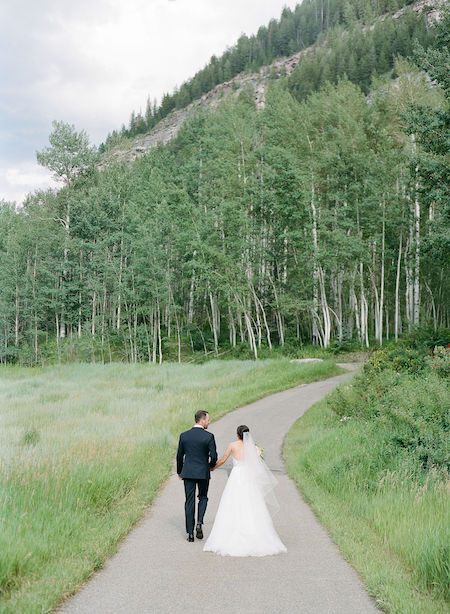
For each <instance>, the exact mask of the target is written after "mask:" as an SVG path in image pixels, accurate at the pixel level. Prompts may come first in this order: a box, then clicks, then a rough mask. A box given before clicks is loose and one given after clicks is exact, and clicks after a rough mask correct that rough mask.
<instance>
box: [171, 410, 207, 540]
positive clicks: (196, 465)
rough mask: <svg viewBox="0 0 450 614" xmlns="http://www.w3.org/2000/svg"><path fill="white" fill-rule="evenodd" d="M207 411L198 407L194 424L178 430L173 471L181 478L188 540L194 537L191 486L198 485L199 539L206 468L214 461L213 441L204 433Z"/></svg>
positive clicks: (193, 510)
mask: <svg viewBox="0 0 450 614" xmlns="http://www.w3.org/2000/svg"><path fill="white" fill-rule="evenodd" d="M208 426H209V414H208V412H207V411H204V410H200V411H198V412H197V413H196V414H195V425H194V426H193V427H192V428H191V429H190V430H189V431H185V432H184V433H181V435H180V441H179V443H178V452H177V473H178V477H179V478H180V480H183V482H184V492H185V494H186V503H185V505H184V511H185V514H186V532H187V534H188V538H187V539H188V541H189V542H193V541H194V514H195V490H196V487H197V488H198V510H197V526H196V533H197V539H203V530H202V524H203V517H204V515H205V511H206V506H207V504H208V486H209V478H210V471H209V470H210V468H212V467H214V466H215V464H216V463H217V451H216V442H215V439H214V435H213V434H212V433H207V431H206V429H207V428H208Z"/></svg>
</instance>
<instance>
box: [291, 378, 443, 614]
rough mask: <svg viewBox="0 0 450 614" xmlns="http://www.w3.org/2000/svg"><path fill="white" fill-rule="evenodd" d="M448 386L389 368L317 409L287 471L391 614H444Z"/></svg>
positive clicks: (295, 434)
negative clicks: (389, 369)
mask: <svg viewBox="0 0 450 614" xmlns="http://www.w3.org/2000/svg"><path fill="white" fill-rule="evenodd" d="M448 410H449V394H448V384H447V383H446V382H444V381H443V380H442V379H440V378H438V377H437V376H436V375H434V374H432V373H425V374H424V375H423V376H422V377H420V378H418V377H414V376H411V375H406V374H400V373H394V372H391V371H386V372H383V373H380V374H379V375H378V376H376V377H372V376H371V378H368V379H367V378H365V377H364V376H361V377H360V378H358V377H357V378H356V379H355V384H354V385H352V386H348V385H347V386H343V387H341V388H340V389H338V390H337V391H336V392H335V393H333V394H332V395H331V397H330V398H329V399H328V401H323V402H321V403H319V404H317V405H315V406H314V407H312V408H311V409H310V410H309V411H308V412H306V414H305V415H304V416H303V417H302V418H301V419H300V420H299V421H298V422H297V423H296V424H295V425H294V428H293V429H292V430H291V432H290V433H289V435H288V437H287V439H286V445H285V456H286V460H287V464H288V470H289V472H290V474H291V475H292V477H293V478H294V479H295V481H296V483H297V484H298V486H299V488H300V490H301V491H302V492H303V494H304V495H305V497H306V498H307V500H308V501H309V502H310V503H311V504H312V507H313V509H314V510H315V511H316V513H317V515H318V516H319V518H320V519H321V521H322V522H323V523H324V525H325V526H326V527H327V528H328V529H329V531H330V533H331V535H332V537H333V538H334V539H335V541H336V542H337V543H338V544H339V546H340V547H341V549H342V551H343V552H344V554H345V555H346V556H347V558H348V559H349V560H350V561H351V562H352V563H353V564H354V566H355V567H356V568H357V569H358V570H359V571H360V573H361V574H362V576H363V577H364V579H365V581H366V584H367V587H368V589H369V592H370V593H371V594H372V595H373V596H375V597H376V599H377V601H378V603H379V604H380V606H381V607H382V608H383V609H384V610H385V611H386V612H389V613H396V614H397V613H398V614H400V613H401V614H417V613H419V612H420V613H421V614H436V613H442V614H443V613H444V612H448V609H447V607H448V602H447V600H448V597H449V572H450V569H449V531H448V529H449V522H448V521H449V497H448V495H449V480H448V469H447V466H446V463H447V462H448V416H449V414H448Z"/></svg>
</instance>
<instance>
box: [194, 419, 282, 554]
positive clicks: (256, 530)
mask: <svg viewBox="0 0 450 614" xmlns="http://www.w3.org/2000/svg"><path fill="white" fill-rule="evenodd" d="M237 436H238V439H237V441H233V442H232V443H230V445H229V446H228V448H227V449H226V451H225V454H224V455H223V456H222V458H221V459H220V460H219V461H218V462H217V464H216V466H215V467H214V469H217V467H220V466H221V465H223V463H224V462H225V461H226V460H227V459H228V457H229V456H230V455H231V457H232V461H233V469H232V471H231V473H230V476H229V478H228V481H227V484H226V486H225V488H224V491H223V493H222V498H221V500H220V503H219V508H218V510H217V514H216V518H215V520H214V526H213V528H212V530H211V533H210V535H209V537H208V539H207V541H206V544H205V546H204V548H203V550H205V551H209V552H215V553H217V554H221V555H224V556H225V555H228V556H266V555H269V554H279V553H281V552H286V547H285V546H284V544H283V543H282V542H281V540H280V538H279V537H278V535H277V532H276V531H275V528H274V526H273V522H272V518H271V516H270V513H269V510H268V507H267V503H269V504H271V503H272V504H274V505H276V499H275V497H274V495H273V489H274V487H275V485H276V479H275V478H274V477H273V475H272V473H271V472H270V470H269V469H268V467H267V465H266V464H265V462H264V461H263V459H262V458H261V451H260V450H259V448H258V447H257V446H255V444H254V441H253V438H252V436H251V434H250V431H249V428H248V427H247V426H245V425H241V426H239V427H238V429H237Z"/></svg>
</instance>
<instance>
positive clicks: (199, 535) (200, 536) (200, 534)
mask: <svg viewBox="0 0 450 614" xmlns="http://www.w3.org/2000/svg"><path fill="white" fill-rule="evenodd" d="M195 532H196V534H197V539H203V530H202V525H201V524H198V525H197V527H196V529H195Z"/></svg>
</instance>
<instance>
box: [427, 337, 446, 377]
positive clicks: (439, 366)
mask: <svg viewBox="0 0 450 614" xmlns="http://www.w3.org/2000/svg"><path fill="white" fill-rule="evenodd" d="M426 361H427V364H428V366H429V367H430V369H431V370H432V371H434V372H435V373H437V374H438V375H440V376H441V377H444V378H448V377H450V344H448V345H447V346H443V345H436V346H435V347H434V348H433V351H432V353H431V355H430V356H427V358H426Z"/></svg>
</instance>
